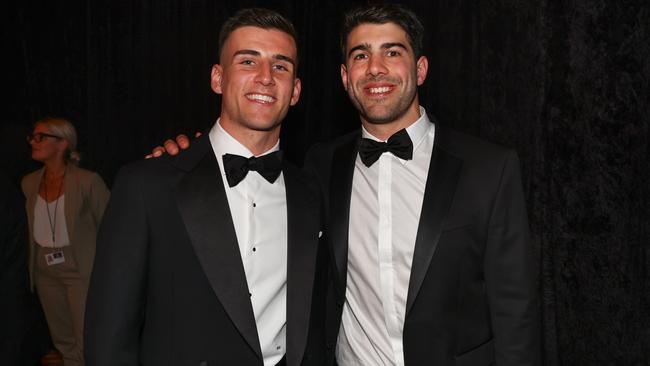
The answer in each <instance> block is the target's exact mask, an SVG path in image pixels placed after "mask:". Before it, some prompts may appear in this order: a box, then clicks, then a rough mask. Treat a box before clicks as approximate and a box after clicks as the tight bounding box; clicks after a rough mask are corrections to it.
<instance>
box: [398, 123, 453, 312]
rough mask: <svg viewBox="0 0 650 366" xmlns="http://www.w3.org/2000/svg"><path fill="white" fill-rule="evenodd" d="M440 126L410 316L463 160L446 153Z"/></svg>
mask: <svg viewBox="0 0 650 366" xmlns="http://www.w3.org/2000/svg"><path fill="white" fill-rule="evenodd" d="M438 126H439V125H436V127H437V129H436V137H435V143H434V147H433V152H432V155H431V163H430V164H429V173H428V175H427V183H426V188H425V191H424V200H423V202H422V212H421V213H420V222H419V224H418V232H417V236H416V239H415V251H414V253H413V264H412V265H411V277H410V280H409V291H408V295H407V301H406V316H408V314H409V311H410V310H411V308H412V307H413V303H414V301H415V298H416V297H417V295H418V292H419V291H420V287H421V286H422V281H424V277H425V276H426V274H427V270H428V269H429V264H430V263H431V259H432V258H433V255H434V253H435V251H436V248H437V246H438V239H439V238H440V234H441V232H442V227H443V224H444V222H445V219H446V217H447V214H448V212H449V209H450V207H451V203H452V201H453V198H454V193H455V192H456V186H457V183H458V178H459V176H460V172H461V168H462V164H463V163H462V160H460V159H459V158H457V157H455V156H453V155H451V154H449V153H448V152H446V151H445V150H443V149H442V148H441V147H440V145H441V144H442V143H444V139H445V135H446V132H445V130H444V129H443V128H438Z"/></svg>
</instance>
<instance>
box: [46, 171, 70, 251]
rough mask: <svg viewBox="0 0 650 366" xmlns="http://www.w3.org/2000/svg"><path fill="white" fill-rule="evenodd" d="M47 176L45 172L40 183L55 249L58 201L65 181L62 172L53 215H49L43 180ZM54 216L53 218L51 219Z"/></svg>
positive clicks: (48, 204)
mask: <svg viewBox="0 0 650 366" xmlns="http://www.w3.org/2000/svg"><path fill="white" fill-rule="evenodd" d="M46 175H47V171H46V172H44V173H43V179H42V180H41V183H42V184H43V190H45V209H46V210H47V219H48V221H49V222H50V232H51V233H52V244H54V246H55V247H56V244H55V243H56V237H55V233H56V214H57V212H58V209H59V199H60V198H61V191H62V190H63V182H64V180H65V171H64V172H63V177H61V184H59V193H57V196H56V203H55V204H54V214H53V215H50V203H49V202H48V199H47V179H45V176H46ZM53 216H54V218H52V217H53Z"/></svg>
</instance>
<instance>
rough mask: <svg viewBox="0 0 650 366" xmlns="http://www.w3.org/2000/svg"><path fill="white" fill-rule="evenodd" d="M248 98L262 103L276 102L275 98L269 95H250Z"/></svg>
mask: <svg viewBox="0 0 650 366" xmlns="http://www.w3.org/2000/svg"><path fill="white" fill-rule="evenodd" d="M246 98H248V99H250V100H257V101H259V102H262V103H273V102H275V98H273V97H271V96H269V95H262V94H248V95H246Z"/></svg>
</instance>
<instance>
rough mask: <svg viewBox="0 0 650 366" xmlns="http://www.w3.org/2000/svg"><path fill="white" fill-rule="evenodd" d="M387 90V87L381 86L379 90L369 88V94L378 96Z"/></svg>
mask: <svg viewBox="0 0 650 366" xmlns="http://www.w3.org/2000/svg"><path fill="white" fill-rule="evenodd" d="M389 90H390V88H389V87H387V86H382V87H381V88H370V93H372V94H380V93H386V92H388V91H389Z"/></svg>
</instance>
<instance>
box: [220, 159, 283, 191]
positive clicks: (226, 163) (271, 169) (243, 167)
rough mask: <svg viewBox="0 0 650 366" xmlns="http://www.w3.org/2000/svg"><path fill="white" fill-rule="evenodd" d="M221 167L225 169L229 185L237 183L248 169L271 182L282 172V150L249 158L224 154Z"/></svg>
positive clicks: (232, 185)
mask: <svg viewBox="0 0 650 366" xmlns="http://www.w3.org/2000/svg"><path fill="white" fill-rule="evenodd" d="M223 169H224V170H225V171H226V179H227V180H228V185H229V186H230V187H234V186H236V185H237V184H239V182H241V181H242V180H243V179H244V178H245V177H246V174H248V171H250V170H253V171H256V172H258V173H259V174H260V175H261V176H263V177H264V179H266V180H268V181H269V183H273V182H275V180H276V179H278V177H279V176H280V173H281V172H282V151H274V152H272V153H270V154H266V155H262V156H260V157H254V156H252V157H250V158H245V157H243V156H239V155H233V154H224V156H223Z"/></svg>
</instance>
